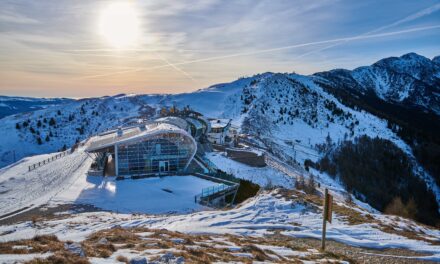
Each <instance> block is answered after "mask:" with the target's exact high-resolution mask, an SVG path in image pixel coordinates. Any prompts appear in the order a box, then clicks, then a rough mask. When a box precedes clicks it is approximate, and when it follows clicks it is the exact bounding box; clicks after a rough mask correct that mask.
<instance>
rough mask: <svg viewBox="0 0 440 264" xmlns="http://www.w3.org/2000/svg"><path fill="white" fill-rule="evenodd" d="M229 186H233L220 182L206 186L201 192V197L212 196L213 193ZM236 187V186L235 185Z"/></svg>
mask: <svg viewBox="0 0 440 264" xmlns="http://www.w3.org/2000/svg"><path fill="white" fill-rule="evenodd" d="M229 188H231V186H227V185H225V184H219V185H216V186H211V187H206V188H203V189H202V193H201V194H200V197H201V198H203V197H207V196H211V195H213V194H216V193H219V192H223V191H225V190H227V189H229ZM234 188H235V186H234Z"/></svg>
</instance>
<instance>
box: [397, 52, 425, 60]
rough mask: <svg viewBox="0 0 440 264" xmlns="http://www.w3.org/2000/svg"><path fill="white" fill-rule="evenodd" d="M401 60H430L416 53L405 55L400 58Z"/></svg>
mask: <svg viewBox="0 0 440 264" xmlns="http://www.w3.org/2000/svg"><path fill="white" fill-rule="evenodd" d="M400 58H401V59H405V60H429V59H428V58H426V57H424V56H422V55H419V54H417V53H415V52H410V53H407V54H404V55H402V56H400Z"/></svg>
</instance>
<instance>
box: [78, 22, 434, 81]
mask: <svg viewBox="0 0 440 264" xmlns="http://www.w3.org/2000/svg"><path fill="white" fill-rule="evenodd" d="M438 28H440V24H438V25H432V26H425V27H416V28H410V29H405V30H399V31H391V32H386V33H377V34H369V35H358V36H353V37H345V38H336V39H329V40H321V41H314V42H308V43H302V44H294V45H289V46H283V47H277V48H271V49H262V50H256V51H249V52H242V53H235V54H230V55H223V56H215V57H209V58H204V59H197V60H191V61H185V62H179V63H174V64H173V65H174V66H179V65H187V64H193V63H199V62H208V61H215V60H223V59H228V58H234V57H242V56H249V55H257V54H263V53H270V52H275V51H281V50H288V49H294V48H301V47H307V46H314V45H320V44H327V43H335V42H341V41H354V40H363V39H371V38H380V37H388V36H394V35H401V34H407V33H412V32H417V31H425V30H431V29H438ZM166 67H170V65H168V64H165V65H158V66H153V67H148V68H137V69H132V70H127V71H120V72H113V73H107V74H99V75H92V76H85V77H81V78H79V79H93V78H99V77H106V76H112V75H116V74H123V73H128V72H138V71H145V70H153V69H160V68H166Z"/></svg>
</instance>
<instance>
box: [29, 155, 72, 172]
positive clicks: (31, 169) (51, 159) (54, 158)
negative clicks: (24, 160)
mask: <svg viewBox="0 0 440 264" xmlns="http://www.w3.org/2000/svg"><path fill="white" fill-rule="evenodd" d="M68 152H69V151H68V150H66V151H63V152H61V153H58V154H56V155H54V156H52V157H50V158H47V159H45V160H43V161H39V162H37V163H34V164H32V165H29V166H28V169H29V171H33V170H35V169H37V168H39V167H41V166H44V165H46V164H49V163H51V162H52V161H54V160H57V159H60V158H62V157H64V156H66V155H67V154H68Z"/></svg>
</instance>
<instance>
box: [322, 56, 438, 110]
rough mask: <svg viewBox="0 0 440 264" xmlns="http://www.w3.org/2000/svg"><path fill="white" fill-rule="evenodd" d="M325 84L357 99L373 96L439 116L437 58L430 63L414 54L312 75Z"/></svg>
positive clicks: (428, 60)
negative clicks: (342, 90)
mask: <svg viewBox="0 0 440 264" xmlns="http://www.w3.org/2000/svg"><path fill="white" fill-rule="evenodd" d="M315 76H317V77H322V78H323V79H324V80H322V81H323V82H324V83H326V84H327V85H331V86H333V87H335V88H337V89H345V90H347V91H350V92H352V93H353V94H356V95H359V96H376V97H378V98H379V99H381V100H383V101H387V102H390V103H392V104H397V105H401V106H404V107H418V108H420V109H422V110H423V111H425V112H434V113H436V114H437V115H440V64H439V57H436V58H434V59H432V60H430V59H428V58H425V57H423V56H420V55H418V54H416V53H408V54H405V55H403V56H401V57H390V58H386V59H382V60H380V61H378V62H376V63H374V64H373V65H371V66H365V67H359V68H356V69H354V70H353V71H349V70H341V69H339V70H332V71H328V72H321V73H316V74H315Z"/></svg>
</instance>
